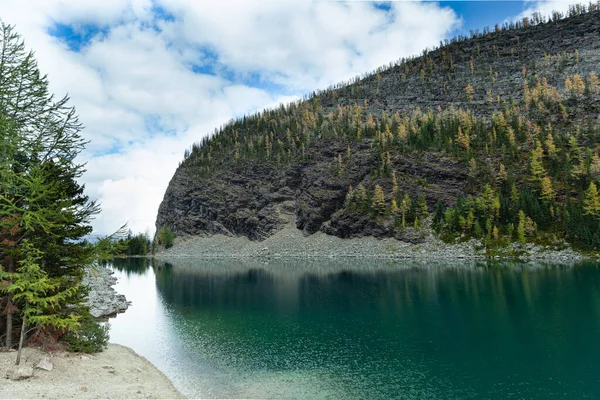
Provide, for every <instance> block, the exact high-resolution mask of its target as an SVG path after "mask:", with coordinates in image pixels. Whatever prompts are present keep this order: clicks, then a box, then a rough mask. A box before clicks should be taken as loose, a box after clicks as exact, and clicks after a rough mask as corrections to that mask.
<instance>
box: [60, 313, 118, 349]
mask: <svg viewBox="0 0 600 400" xmlns="http://www.w3.org/2000/svg"><path fill="white" fill-rule="evenodd" d="M79 321H80V322H81V327H80V328H79V330H77V331H74V332H69V333H68V334H67V335H65V337H64V338H63V339H64V341H65V342H67V343H68V344H69V348H68V349H67V350H69V351H72V352H76V353H99V352H101V351H102V350H104V349H105V348H106V346H107V344H108V338H109V336H108V331H109V329H110V325H109V324H108V322H106V323H104V324H102V323H100V322H98V321H96V320H95V319H94V318H93V317H92V316H91V315H89V314H88V315H86V316H83V317H82V318H81V319H80V320H79Z"/></svg>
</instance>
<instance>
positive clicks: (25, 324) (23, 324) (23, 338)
mask: <svg viewBox="0 0 600 400" xmlns="http://www.w3.org/2000/svg"><path fill="white" fill-rule="evenodd" d="M26 327H27V316H26V315H23V323H22V324H21V337H20V338H19V351H18V352H17V362H16V363H15V365H19V363H20V362H21V350H23V341H24V340H25V328H26Z"/></svg>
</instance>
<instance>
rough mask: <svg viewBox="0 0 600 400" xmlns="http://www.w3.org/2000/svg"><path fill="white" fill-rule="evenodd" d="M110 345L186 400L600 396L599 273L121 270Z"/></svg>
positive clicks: (386, 266)
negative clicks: (158, 373)
mask: <svg viewBox="0 0 600 400" xmlns="http://www.w3.org/2000/svg"><path fill="white" fill-rule="evenodd" d="M113 267H114V269H115V270H116V274H117V276H118V277H119V279H120V282H119V283H118V285H117V290H118V291H119V292H121V293H124V294H125V295H126V296H127V298H128V300H131V301H133V306H132V307H131V308H130V309H129V310H128V311H127V312H126V313H125V314H121V315H119V316H118V317H117V318H115V319H114V320H112V322H111V324H112V326H111V341H112V342H116V343H121V344H124V345H127V346H130V347H132V348H133V349H134V350H136V351H137V352H138V353H140V354H142V355H143V356H145V357H146V358H148V359H149V360H150V361H151V362H152V363H154V364H155V365H156V366H157V367H158V368H159V369H161V370H162V371H163V372H164V373H165V374H166V375H167V376H168V377H169V378H170V379H171V380H172V381H173V382H174V384H175V386H176V387H177V388H178V389H179V390H180V391H181V392H182V393H184V394H185V395H187V396H189V397H196V398H197V397H202V398H331V399H354V398H364V399H389V398H404V399H422V398H473V399H482V398H490V399H503V398H507V399H511V398H515V399H517V398H519V399H521V398H527V399H548V398H553V399H556V398H568V399H575V398H578V399H583V398H596V397H600V269H599V268H598V267H599V265H598V264H593V263H587V264H579V265H571V266H566V265H540V264H506V263H504V264H502V263H499V264H491V265H488V264H486V263H475V262H468V261H464V262H460V263H456V264H452V263H441V262H440V263H429V264H427V263H425V264H421V263H415V262H410V261H398V262H385V261H381V260H377V261H372V262H368V261H364V260H350V261H345V262H344V261H336V260H325V259H324V260H321V261H314V262H310V263H307V262H305V261H293V262H282V261H269V262H266V263H264V262H259V261H255V262H241V261H239V260H216V261H209V260H187V261H173V262H172V263H164V262H163V263H159V262H156V261H152V262H150V261H147V260H126V261H119V262H115V263H114V266H113Z"/></svg>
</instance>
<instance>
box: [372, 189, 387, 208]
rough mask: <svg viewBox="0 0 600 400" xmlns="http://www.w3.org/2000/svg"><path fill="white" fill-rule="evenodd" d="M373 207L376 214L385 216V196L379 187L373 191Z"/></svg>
mask: <svg viewBox="0 0 600 400" xmlns="http://www.w3.org/2000/svg"><path fill="white" fill-rule="evenodd" d="M372 207H373V210H374V211H375V213H376V214H383V213H384V212H385V196H384V193H383V189H382V188H381V186H379V185H375V189H374V190H373V200H372Z"/></svg>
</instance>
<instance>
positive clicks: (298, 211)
mask: <svg viewBox="0 0 600 400" xmlns="http://www.w3.org/2000/svg"><path fill="white" fill-rule="evenodd" d="M538 19H539V20H538ZM598 32H600V12H599V11H598V9H597V7H596V6H591V7H590V8H589V10H582V9H573V10H572V11H571V15H570V16H569V17H568V18H559V17H558V16H554V18H551V19H550V20H545V19H542V18H538V17H534V18H532V19H530V20H525V21H522V22H520V23H518V24H516V25H513V26H508V25H506V26H503V27H495V28H493V29H491V31H489V32H488V31H487V30H486V32H485V33H484V34H474V35H472V37H470V38H456V39H454V40H452V41H449V42H447V43H445V44H442V45H441V47H439V48H437V49H435V50H432V51H424V52H423V55H422V56H420V57H415V58H411V59H403V60H399V61H397V62H395V63H391V64H390V65H389V66H386V67H382V68H380V69H378V70H377V71H375V72H374V73H371V74H367V75H365V76H364V77H361V78H357V79H355V80H352V81H351V82H346V83H343V84H339V85H336V86H334V87H331V88H328V89H327V90H323V91H321V92H318V93H314V94H313V95H312V96H309V97H308V98H307V99H306V100H304V101H302V102H298V103H296V104H292V105H290V106H287V107H284V106H282V107H280V108H278V109H275V110H267V111H265V112H263V113H260V114H258V115H255V116H251V117H245V118H242V119H239V120H237V121H234V122H232V123H230V124H229V125H227V126H225V127H223V128H221V129H220V130H218V131H217V132H216V133H215V134H214V135H212V136H211V137H210V138H205V139H203V140H202V141H201V142H198V143H196V144H194V145H193V146H192V148H191V150H190V152H189V153H186V156H185V159H184V160H183V162H182V163H181V165H180V167H179V168H178V169H177V171H176V173H175V175H174V176H173V178H172V180H171V182H170V184H169V187H168V189H167V191H166V193H165V195H164V199H163V201H162V203H161V205H160V208H159V212H158V216H157V220H156V227H157V229H159V228H161V227H163V226H167V227H169V228H170V229H171V230H173V231H174V232H175V234H176V235H179V236H182V235H183V236H185V235H205V236H210V235H214V234H226V235H233V236H246V237H248V238H250V239H251V240H262V239H265V238H267V237H269V236H270V235H272V234H273V233H274V232H276V231H278V230H279V229H281V227H282V226H283V225H285V224H288V223H290V221H292V223H294V224H295V225H296V227H297V229H300V230H302V231H303V232H304V233H305V234H307V235H308V234H312V233H315V232H317V231H322V232H325V233H327V234H329V235H335V236H338V237H343V238H347V237H360V236H375V237H396V238H398V239H401V240H405V241H412V242H414V241H419V240H420V238H422V237H423V229H424V228H423V226H425V225H426V223H425V221H431V220H432V219H434V220H435V218H437V223H438V224H440V225H443V224H444V219H443V212H444V211H445V210H446V211H447V210H448V209H449V208H448V207H455V208H456V201H457V199H460V198H465V199H468V198H469V196H471V197H472V198H473V199H476V198H477V196H484V194H483V193H487V192H485V191H486V190H488V189H487V188H486V185H488V186H491V189H489V190H491V193H492V194H489V195H488V197H490V198H492V197H491V196H492V195H493V196H496V197H495V198H497V199H498V209H497V210H496V209H495V206H494V205H493V204H492V205H489V207H487V208H486V206H485V204H486V203H485V201H483V200H482V203H481V204H483V205H482V206H481V207H479V208H478V206H476V201H475V200H473V202H472V203H473V204H475V205H473V206H472V207H471V206H469V203H468V201H467V203H466V204H467V206H465V208H464V211H461V210H462V209H458V208H457V211H456V213H457V216H456V221H457V222H456V226H457V227H459V226H460V227H462V228H463V230H464V232H470V231H469V229H470V230H471V231H472V232H473V233H472V234H473V235H480V236H484V235H486V234H487V236H488V237H489V238H491V237H492V236H494V237H495V238H498V236H499V235H500V236H502V235H504V236H507V237H508V240H511V239H512V237H513V235H515V233H513V230H512V229H513V228H511V227H510V225H513V223H514V227H516V226H517V224H518V223H519V220H517V219H516V218H517V215H518V211H519V210H524V211H525V212H526V215H527V218H529V217H531V218H532V220H531V222H532V226H534V227H535V228H536V229H537V228H538V226H539V227H540V230H543V229H547V230H548V231H553V232H556V231H560V232H561V233H560V234H559V236H565V237H567V238H569V235H571V236H572V237H574V236H573V235H575V234H573V233H569V232H568V229H567V222H565V226H564V228H560V229H563V230H562V231H561V230H560V229H559V228H557V227H556V226H554V225H552V226H551V225H550V222H545V221H546V219H545V218H546V217H545V214H544V213H552V215H554V213H558V210H559V208H560V207H563V208H564V209H565V210H567V208H566V207H571V205H572V204H576V205H577V204H580V206H581V207H583V200H577V198H578V196H581V195H582V194H583V192H584V190H585V188H586V187H587V186H588V185H589V183H590V181H594V179H596V178H595V177H594V176H592V172H590V171H591V170H590V168H592V167H590V165H592V164H593V156H594V155H595V153H594V152H595V151H596V148H597V145H598V140H597V136H595V135H597V133H598V132H599V130H598V123H599V119H600V89H598V83H597V73H599V72H600V68H599V65H600V35H599V34H598ZM582 132H583V133H582ZM571 137H575V138H576V140H577V143H576V146H577V148H576V149H573V143H572V139H571ZM553 143H556V146H555V147H556V148H558V150H557V151H556V152H555V153H553V154H558V155H559V156H556V157H557V160H558V161H556V162H554V161H552V159H551V157H552V154H550V152H551V150H547V149H551V147H550V146H551V145H554V144H553ZM569 143H570V144H569ZM569 146H571V147H569ZM575 150H576V151H575ZM588 150H591V153H590V152H589V151H588ZM532 151H537V152H538V154H540V157H541V158H543V160H542V164H543V167H544V168H545V169H544V174H546V176H545V177H547V178H548V179H549V180H550V182H551V185H552V187H551V189H552V191H551V194H552V195H553V196H554V197H553V198H552V199H551V201H552V204H551V205H548V204H550V203H548V202H545V200H544V199H548V198H549V197H548V196H549V195H548V193H546V194H547V197H543V195H542V191H543V190H542V189H543V188H542V189H540V188H539V187H538V186H536V185H538V183H540V182H542V180H543V177H544V174H541V175H539V176H538V175H535V173H534V172H532V170H531V165H532V157H535V156H532V154H533V153H532ZM575 153H576V155H577V157H575ZM585 154H587V156H585V157H587V158H585V157H584V155H585ZM584 158H585V160H586V161H585V162H586V163H587V167H588V169H587V170H586V171H587V173H588V175H587V178H585V179H584V180H583V181H582V180H581V179H583V178H581V176H575V172H573V171H571V170H569V171H567V172H564V171H563V170H564V168H567V167H564V165H567V164H568V165H569V166H571V167H572V169H574V168H575V167H576V166H577V163H578V162H580V163H581V164H582V165H583V161H580V159H584ZM565 160H566V161H565ZM588 161H589V162H588ZM544 163H545V164H544ZM563 167H564V168H563ZM571 167H568V168H571ZM592 169H593V168H592ZM499 171H500V173H499ZM532 174H533V175H532ZM531 176H533V178H532V177H531ZM534 178H535V179H534ZM536 179H537V181H536ZM533 182H537V183H533ZM540 184H541V183H540ZM515 188H516V190H517V191H518V193H517V195H515V196H516V199H515V197H514V196H513V197H512V199H513V200H514V201H515V202H516V203H514V204H512V203H510V200H506V199H509V198H511V197H510V193H511V192H510V190H511V189H512V191H513V194H514V192H515ZM528 193H531V194H532V197H533V198H534V199H537V200H535V201H534V202H533V203H531V204H530V202H528V200H527V201H525V200H523V199H525V197H526V195H529V194H528ZM519 194H520V197H519ZM381 195H383V198H381ZM519 198H520V200H519ZM572 199H574V201H572ZM538 200H539V201H538ZM524 201H525V203H523V202H524ZM549 201H550V200H549ZM578 201H579V203H578ZM492 202H493V199H492ZM535 202H537V203H535ZM459 203H460V204H462V203H461V201H460V200H459ZM505 203H506V204H505ZM490 204H491V203H490ZM532 204H533V205H532ZM536 204H538V206H539V208H540V211H539V215H538V214H536V212H537V211H536V210H537V209H536V207H538V206H536ZM567 204H568V205H567ZM469 207H471V208H469ZM544 207H546V208H544ZM560 209H562V208H560ZM468 210H472V212H473V213H474V215H475V216H474V220H475V221H474V222H475V223H474V224H473V221H471V225H469V222H468V216H467V215H468V213H469V211H468ZM569 210H570V209H569ZM581 210H582V211H581V212H580V214H582V215H583V214H584V211H583V208H582V209H581ZM436 212H437V215H436V217H433V215H434V214H436ZM461 212H463V213H464V215H465V218H463V219H465V221H466V222H464V223H463V222H461V223H462V225H461V224H460V223H459V220H460V218H459V217H460V215H462V214H460V213H461ZM565 212H567V213H568V216H567V217H565V218H567V219H568V218H572V215H573V214H574V211H572V210H571V211H568V210H567V211H565ZM565 215H567V214H565ZM586 215H587V214H586ZM450 217H451V218H453V216H452V215H451V216H450ZM523 218H525V217H523ZM559 219H560V218H559ZM524 221H525V222H526V223H529V221H530V219H527V220H525V219H524ZM569 221H570V220H569ZM525 222H524V223H523V224H524V228H525ZM569 223H571V222H569ZM590 223H591V222H590ZM486 224H487V227H486ZM473 225H480V227H479V228H477V227H475V228H474V227H473ZM446 226H448V227H449V229H450V228H451V229H450V230H452V229H454V228H452V226H453V225H452V221H451V220H449V219H448V218H446ZM494 228H496V229H498V230H497V231H496V232H494V231H493V229H494ZM457 229H460V228H457ZM477 229H480V231H479V232H477ZM498 232H499V234H498ZM532 232H533V231H532ZM536 232H537V231H536ZM529 234H532V235H533V233H531V232H529V231H528V235H529Z"/></svg>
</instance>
